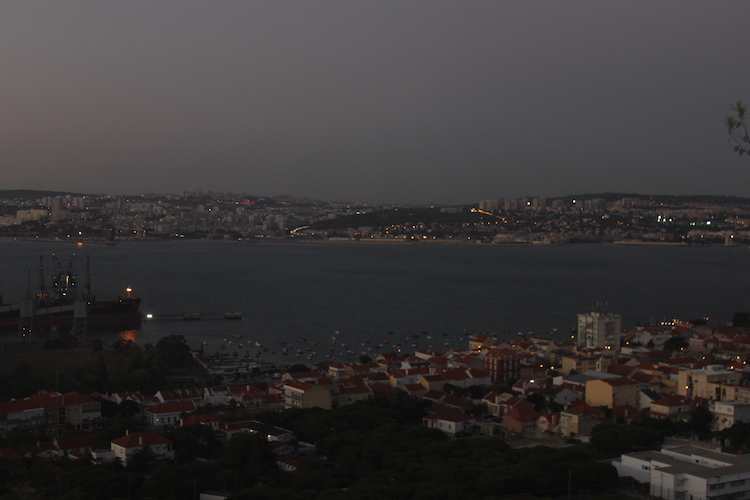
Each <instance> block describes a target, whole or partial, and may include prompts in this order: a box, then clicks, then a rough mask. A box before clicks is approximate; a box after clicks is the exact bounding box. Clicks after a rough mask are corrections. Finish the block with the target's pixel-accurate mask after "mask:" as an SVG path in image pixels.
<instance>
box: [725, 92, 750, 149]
mask: <svg viewBox="0 0 750 500" xmlns="http://www.w3.org/2000/svg"><path fill="white" fill-rule="evenodd" d="M746 112H747V107H746V106H745V105H744V104H742V101H737V102H736V103H735V104H734V106H732V114H731V115H727V122H726V124H727V133H728V134H729V143H730V144H731V145H732V146H733V147H734V152H735V153H737V154H739V155H740V156H742V155H743V154H750V135H748V131H747V121H746V120H747V117H746V116H745V114H746Z"/></svg>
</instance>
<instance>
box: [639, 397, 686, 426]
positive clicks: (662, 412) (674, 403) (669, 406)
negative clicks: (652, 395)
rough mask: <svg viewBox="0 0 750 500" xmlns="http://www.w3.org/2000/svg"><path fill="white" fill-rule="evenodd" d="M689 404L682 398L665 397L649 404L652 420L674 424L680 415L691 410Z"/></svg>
mask: <svg viewBox="0 0 750 500" xmlns="http://www.w3.org/2000/svg"><path fill="white" fill-rule="evenodd" d="M691 406H692V405H691V403H690V402H689V401H688V400H687V399H686V398H685V397H683V396H677V395H672V396H667V397H664V398H661V399H659V400H657V401H654V402H652V403H651V406H650V407H649V410H650V414H651V416H652V417H654V418H663V419H667V420H671V421H673V422H676V421H677V420H679V418H680V415H681V414H682V413H685V412H687V411H690V409H691Z"/></svg>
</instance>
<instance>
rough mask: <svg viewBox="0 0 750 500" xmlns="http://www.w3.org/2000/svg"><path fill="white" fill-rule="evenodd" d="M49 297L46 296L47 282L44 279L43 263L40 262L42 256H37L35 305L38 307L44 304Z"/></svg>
mask: <svg viewBox="0 0 750 500" xmlns="http://www.w3.org/2000/svg"><path fill="white" fill-rule="evenodd" d="M48 296H49V295H48V294H47V280H46V279H45V277H44V263H43V261H42V256H41V255H40V256H39V294H38V295H37V303H38V304H39V305H42V304H45V303H46V302H47V297H48Z"/></svg>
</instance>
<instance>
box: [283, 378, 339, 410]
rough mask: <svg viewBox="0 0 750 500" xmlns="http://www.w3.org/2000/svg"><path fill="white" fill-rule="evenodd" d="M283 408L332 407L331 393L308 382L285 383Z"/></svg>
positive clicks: (325, 408) (328, 408) (327, 408)
mask: <svg viewBox="0 0 750 500" xmlns="http://www.w3.org/2000/svg"><path fill="white" fill-rule="evenodd" d="M283 390H284V408H315V407H318V408H323V409H324V410H330V409H331V408H332V407H333V398H332V396H331V392H330V391H329V390H328V389H326V388H325V387H323V386H320V385H316V384H311V383H309V382H299V381H294V382H287V383H286V384H284V386H283Z"/></svg>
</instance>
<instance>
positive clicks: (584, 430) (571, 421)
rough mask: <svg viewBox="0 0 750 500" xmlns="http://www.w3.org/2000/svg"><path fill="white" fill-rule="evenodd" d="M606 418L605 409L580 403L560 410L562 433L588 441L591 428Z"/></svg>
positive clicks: (565, 435)
mask: <svg viewBox="0 0 750 500" xmlns="http://www.w3.org/2000/svg"><path fill="white" fill-rule="evenodd" d="M603 419H604V410H601V409H599V408H594V407H592V406H589V405H587V404H579V405H576V406H574V407H572V408H568V409H567V410H563V411H561V412H560V434H562V435H563V436H564V437H569V438H577V439H580V440H582V441H587V440H588V439H589V438H590V437H591V429H593V428H594V427H595V426H596V425H598V424H600V423H601V422H602V420H603Z"/></svg>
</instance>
